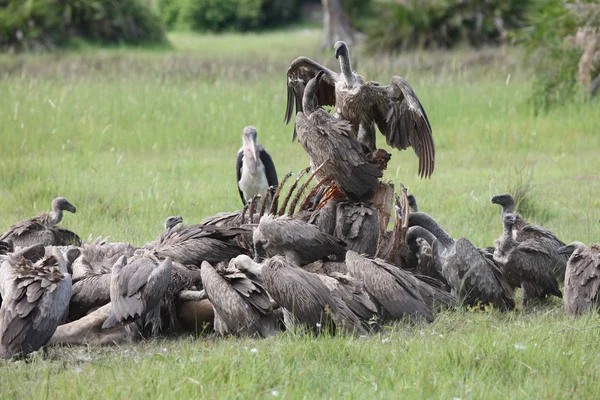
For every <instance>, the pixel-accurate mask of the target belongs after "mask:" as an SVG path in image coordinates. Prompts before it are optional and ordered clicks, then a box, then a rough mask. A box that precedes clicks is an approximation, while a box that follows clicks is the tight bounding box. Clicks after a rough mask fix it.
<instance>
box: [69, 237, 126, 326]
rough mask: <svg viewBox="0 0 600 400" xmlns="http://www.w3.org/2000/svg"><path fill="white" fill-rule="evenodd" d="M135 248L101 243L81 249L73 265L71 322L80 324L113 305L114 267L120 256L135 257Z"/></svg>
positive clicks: (103, 240)
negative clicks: (112, 280)
mask: <svg viewBox="0 0 600 400" xmlns="http://www.w3.org/2000/svg"><path fill="white" fill-rule="evenodd" d="M136 249H137V248H136V247H135V246H134V245H132V244H130V243H125V242H108V241H106V240H105V239H98V240H96V241H95V242H93V243H86V244H84V245H83V246H82V247H81V255H80V256H79V257H78V258H77V259H76V260H75V261H74V262H73V266H72V268H73V293H72V295H71V300H70V303H69V320H71V321H74V320H77V319H79V318H81V317H83V316H84V315H86V314H87V313H88V312H90V311H91V310H92V309H94V308H96V307H100V306H103V305H105V304H108V303H109V302H110V280H111V272H112V268H113V265H114V264H115V263H116V262H117V260H118V259H119V258H120V257H121V256H125V257H127V258H130V257H133V255H134V252H135V251H136Z"/></svg>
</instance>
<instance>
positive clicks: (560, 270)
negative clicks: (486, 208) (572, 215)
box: [492, 193, 568, 282]
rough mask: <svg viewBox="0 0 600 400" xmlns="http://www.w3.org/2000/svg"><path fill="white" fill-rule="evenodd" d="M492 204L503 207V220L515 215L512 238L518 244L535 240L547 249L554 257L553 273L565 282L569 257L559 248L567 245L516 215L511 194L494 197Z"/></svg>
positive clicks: (548, 232)
mask: <svg viewBox="0 0 600 400" xmlns="http://www.w3.org/2000/svg"><path fill="white" fill-rule="evenodd" d="M492 203H494V204H499V205H500V206H502V214H501V216H502V218H504V216H505V215H506V214H513V215H514V216H515V222H514V224H513V227H512V236H513V239H514V240H515V241H516V242H517V243H520V242H524V241H526V240H534V241H536V242H537V244H536V245H537V246H541V247H543V248H545V249H546V252H547V253H548V254H549V255H550V257H552V261H551V264H552V273H553V274H554V276H555V277H556V279H558V281H559V282H563V281H564V280H565V270H566V268H567V259H568V257H566V256H565V255H564V254H558V248H559V247H562V246H564V245H565V243H563V242H562V240H560V239H559V238H558V237H556V235H555V234H554V233H552V231H550V230H548V229H546V228H542V227H540V226H537V225H532V224H529V223H528V222H527V221H525V220H524V219H523V217H522V216H521V215H520V214H518V213H515V212H514V211H515V206H516V204H515V200H514V198H513V197H512V196H511V195H510V194H508V193H504V194H501V195H497V196H494V197H492ZM503 223H504V222H503Z"/></svg>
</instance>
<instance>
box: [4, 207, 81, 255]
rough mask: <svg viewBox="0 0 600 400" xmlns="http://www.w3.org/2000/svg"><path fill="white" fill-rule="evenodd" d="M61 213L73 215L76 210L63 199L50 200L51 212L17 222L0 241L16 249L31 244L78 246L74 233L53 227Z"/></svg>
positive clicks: (60, 217) (61, 216)
mask: <svg viewBox="0 0 600 400" xmlns="http://www.w3.org/2000/svg"><path fill="white" fill-rule="evenodd" d="M63 211H69V212H72V213H75V212H76V211H77V210H76V208H75V206H73V205H72V204H71V203H69V201H68V200H67V199H65V198H64V197H57V198H55V199H54V200H52V211H50V212H43V213H39V214H38V215H36V216H35V217H32V218H30V219H26V220H23V221H20V222H17V223H16V224H14V225H13V226H11V227H10V228H9V229H8V231H6V232H4V233H3V234H2V235H0V240H2V241H10V242H12V245H13V246H14V247H15V248H16V247H27V246H31V245H33V244H37V243H40V244H43V245H44V246H55V245H56V246H60V245H70V244H75V245H80V244H81V239H79V236H77V235H76V234H75V233H73V232H71V231H68V230H66V229H64V228H60V227H55V225H56V224H58V223H59V222H60V221H62V218H63Z"/></svg>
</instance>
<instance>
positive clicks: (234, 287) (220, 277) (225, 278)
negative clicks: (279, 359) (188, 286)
mask: <svg viewBox="0 0 600 400" xmlns="http://www.w3.org/2000/svg"><path fill="white" fill-rule="evenodd" d="M242 257H243V256H242ZM201 271H202V284H203V285H204V290H205V291H206V295H207V296H208V299H209V300H210V302H211V303H212V305H213V308H214V310H215V331H216V332H217V333H218V334H220V335H221V336H225V335H227V334H233V335H237V336H259V337H268V336H273V335H275V333H277V319H276V317H275V315H274V314H273V307H272V306H271V301H270V299H269V295H268V294H267V291H266V290H265V289H264V288H263V287H262V285H261V284H260V283H259V280H258V279H257V278H256V277H255V276H254V275H253V274H251V273H245V272H242V271H240V270H239V269H238V268H237V267H236V262H235V259H233V260H231V261H230V262H229V264H225V263H221V264H219V265H217V267H216V268H214V267H213V266H212V265H210V264H209V263H208V262H206V261H205V262H203V263H202V269H201Z"/></svg>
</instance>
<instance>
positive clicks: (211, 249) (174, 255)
mask: <svg viewBox="0 0 600 400" xmlns="http://www.w3.org/2000/svg"><path fill="white" fill-rule="evenodd" d="M245 233H248V234H249V233H250V231H249V230H248V229H243V228H234V227H217V226H211V225H181V224H179V225H176V226H174V227H173V228H171V229H169V230H168V231H165V232H163V234H162V235H161V236H160V237H158V238H157V239H156V240H154V241H153V242H150V243H148V244H146V245H144V248H145V249H147V250H149V251H151V252H153V253H154V254H155V255H156V256H157V257H158V258H160V259H165V258H166V257H170V258H171V259H172V260H173V261H175V262H178V263H180V264H183V265H195V266H197V267H200V266H201V265H202V262H203V261H208V262H209V263H211V264H218V263H220V262H222V261H229V260H230V259H232V258H234V257H235V256H238V255H240V254H243V253H245V251H244V250H243V249H242V248H240V247H239V246H237V245H236V244H235V243H233V241H234V238H235V237H236V236H238V235H241V234H245Z"/></svg>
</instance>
